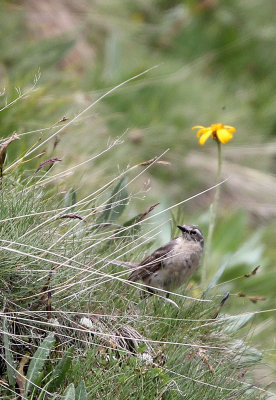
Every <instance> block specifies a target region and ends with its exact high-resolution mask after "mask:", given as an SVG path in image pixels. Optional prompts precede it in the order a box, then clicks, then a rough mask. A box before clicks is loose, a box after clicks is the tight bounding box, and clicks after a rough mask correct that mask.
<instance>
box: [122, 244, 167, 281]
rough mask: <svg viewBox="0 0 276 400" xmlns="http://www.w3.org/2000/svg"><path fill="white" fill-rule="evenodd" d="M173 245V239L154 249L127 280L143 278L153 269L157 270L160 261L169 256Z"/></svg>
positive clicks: (152, 271)
mask: <svg viewBox="0 0 276 400" xmlns="http://www.w3.org/2000/svg"><path fill="white" fill-rule="evenodd" d="M173 246H174V240H172V241H171V242H169V243H167V244H165V246H162V247H160V248H159V249H157V250H155V251H154V252H153V253H152V254H151V255H150V256H148V257H147V258H146V259H145V260H144V261H142V262H141V263H140V264H139V266H138V267H137V269H135V271H133V272H132V273H131V274H130V275H129V277H128V280H130V281H134V282H135V281H138V280H139V279H145V278H147V277H148V276H149V275H151V274H152V273H154V272H155V271H158V270H159V269H160V268H161V265H162V261H163V260H164V259H165V258H166V257H168V256H169V253H170V252H171V250H172V249H173Z"/></svg>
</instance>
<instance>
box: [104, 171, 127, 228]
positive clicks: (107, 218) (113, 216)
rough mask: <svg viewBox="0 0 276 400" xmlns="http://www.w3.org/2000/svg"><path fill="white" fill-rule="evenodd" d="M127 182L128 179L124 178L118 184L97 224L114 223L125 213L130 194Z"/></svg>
mask: <svg viewBox="0 0 276 400" xmlns="http://www.w3.org/2000/svg"><path fill="white" fill-rule="evenodd" d="M127 182H128V179H127V178H126V177H124V178H122V179H120V181H119V182H118V183H117V185H116V186H115V188H114V189H113V191H112V193H111V196H110V198H109V200H108V201H107V203H106V205H105V208H104V210H103V212H102V213H101V215H100V216H99V218H98V220H97V223H102V222H114V221H116V220H117V219H118V218H119V216H120V215H121V214H122V213H123V211H124V209H125V207H126V205H127V203H128V192H127V190H126V188H125V186H126V184H127Z"/></svg>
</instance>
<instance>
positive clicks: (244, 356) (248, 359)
mask: <svg viewBox="0 0 276 400" xmlns="http://www.w3.org/2000/svg"><path fill="white" fill-rule="evenodd" d="M232 349H234V350H238V354H239V362H240V363H241V364H250V363H254V364H255V363H257V362H259V361H260V360H261V359H262V358H263V354H262V353H261V352H260V351H259V350H257V349H255V348H254V347H251V346H247V345H246V344H245V343H244V342H243V341H242V340H236V341H235V342H234V344H233V345H232Z"/></svg>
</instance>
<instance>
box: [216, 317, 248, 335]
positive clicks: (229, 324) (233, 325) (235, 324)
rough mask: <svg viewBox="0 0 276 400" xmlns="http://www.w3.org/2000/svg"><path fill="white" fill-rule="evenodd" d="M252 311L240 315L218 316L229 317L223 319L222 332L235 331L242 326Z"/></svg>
mask: <svg viewBox="0 0 276 400" xmlns="http://www.w3.org/2000/svg"><path fill="white" fill-rule="evenodd" d="M253 315H254V314H253V313H246V314H242V315H235V316H230V315H225V314H223V315H220V318H224V317H229V319H228V320H226V321H225V325H224V328H223V330H224V332H226V333H235V332H237V331H238V330H239V329H241V328H242V327H244V326H245V325H246V324H247V323H248V322H249V321H250V320H251V319H252V317H253Z"/></svg>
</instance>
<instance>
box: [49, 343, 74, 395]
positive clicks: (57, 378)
mask: <svg viewBox="0 0 276 400" xmlns="http://www.w3.org/2000/svg"><path fill="white" fill-rule="evenodd" d="M73 353H74V347H70V349H68V350H67V351H66V352H65V353H64V355H63V357H62V359H61V360H60V361H59V362H58V364H57V366H56V368H55V369H54V371H53V373H52V376H51V378H52V382H51V384H50V386H49V390H50V391H54V390H56V388H58V387H59V386H60V385H61V383H62V382H63V380H64V379H65V377H66V373H67V371H68V370H69V368H70V366H71V364H72V359H73Z"/></svg>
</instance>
